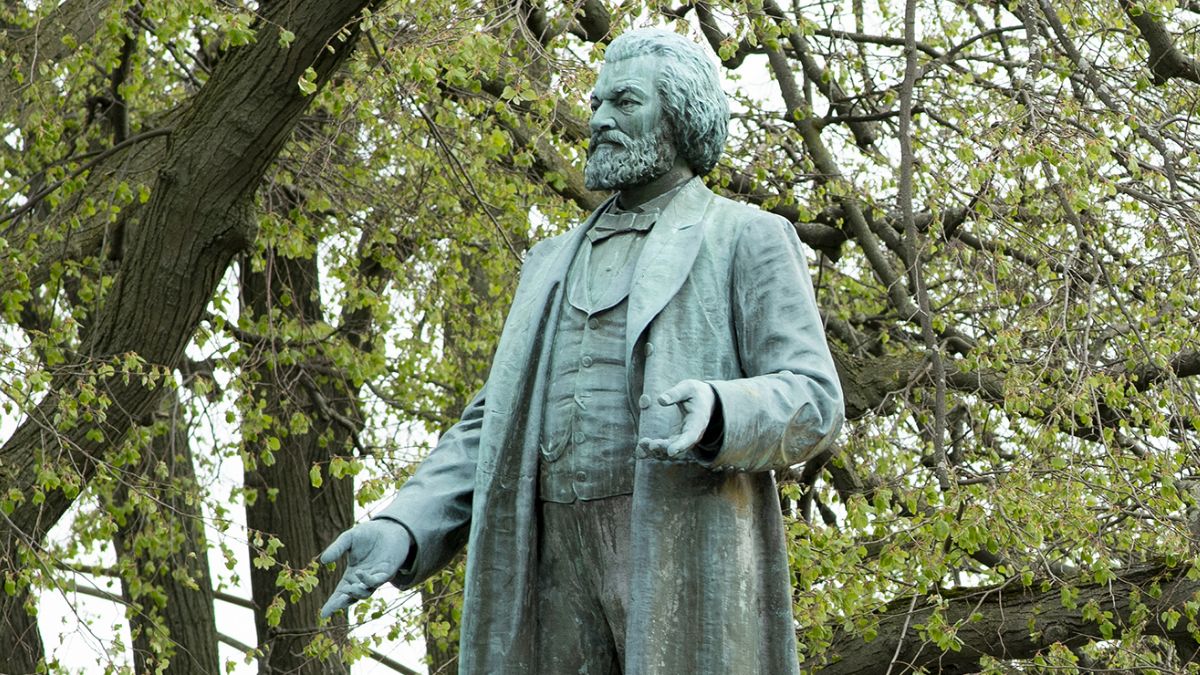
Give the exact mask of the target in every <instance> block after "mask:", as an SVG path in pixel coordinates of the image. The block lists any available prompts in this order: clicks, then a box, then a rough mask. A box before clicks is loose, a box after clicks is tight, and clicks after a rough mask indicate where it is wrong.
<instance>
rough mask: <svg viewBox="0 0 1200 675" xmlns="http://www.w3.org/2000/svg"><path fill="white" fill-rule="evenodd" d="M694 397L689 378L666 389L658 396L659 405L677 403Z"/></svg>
mask: <svg viewBox="0 0 1200 675" xmlns="http://www.w3.org/2000/svg"><path fill="white" fill-rule="evenodd" d="M691 397H692V387H691V384H690V381H689V380H684V381H683V382H680V383H679V384H677V385H675V386H674V387H671V388H670V389H668V390H666V391H664V392H663V393H662V394H661V395H660V396H659V397H658V404H659V405H675V404H677V403H682V402H684V401H686V400H688V399H690V398H691Z"/></svg>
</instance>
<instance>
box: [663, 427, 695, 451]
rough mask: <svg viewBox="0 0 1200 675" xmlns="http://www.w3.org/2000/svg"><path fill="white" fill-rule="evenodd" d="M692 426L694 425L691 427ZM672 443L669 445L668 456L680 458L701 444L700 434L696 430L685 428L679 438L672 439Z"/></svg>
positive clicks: (673, 437)
mask: <svg viewBox="0 0 1200 675" xmlns="http://www.w3.org/2000/svg"><path fill="white" fill-rule="evenodd" d="M689 426H692V425H689ZM670 440H671V442H670V443H669V444H668V445H667V455H669V456H671V457H678V456H679V455H682V454H683V453H685V452H687V451H688V450H691V449H692V448H693V447H695V445H696V443H699V442H700V433H699V432H697V431H695V430H694V429H690V428H686V427H685V428H684V430H683V431H681V432H680V433H679V435H677V436H672V437H671V439H670Z"/></svg>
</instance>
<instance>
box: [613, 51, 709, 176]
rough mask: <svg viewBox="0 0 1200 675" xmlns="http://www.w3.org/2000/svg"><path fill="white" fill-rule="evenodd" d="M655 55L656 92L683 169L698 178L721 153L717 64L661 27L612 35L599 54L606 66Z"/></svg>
mask: <svg viewBox="0 0 1200 675" xmlns="http://www.w3.org/2000/svg"><path fill="white" fill-rule="evenodd" d="M639 56H659V57H666V58H662V59H661V61H660V63H661V64H662V65H661V70H660V71H659V76H658V83H657V86H658V94H659V96H660V97H662V103H663V108H664V109H665V110H666V112H667V119H668V121H669V122H670V124H671V128H672V129H673V130H674V133H675V145H676V148H677V149H678V151H679V152H680V154H682V155H683V157H684V159H686V160H687V163H688V166H690V167H691V169H692V171H695V172H696V174H697V175H699V176H703V175H705V174H707V173H708V172H709V171H711V170H712V168H713V167H714V166H716V165H717V160H718V159H720V157H721V152H722V151H723V150H724V149H725V137H726V135H727V134H728V127H729V102H728V101H727V100H726V99H725V92H724V91H722V90H721V81H720V79H719V78H718V77H717V68H716V65H715V64H713V62H712V61H711V60H710V59H709V58H708V54H707V53H706V52H705V51H704V49H703V48H702V47H701V46H700V45H698V44H696V43H695V42H692V41H691V40H689V39H687V38H685V37H683V36H682V35H679V34H677V33H672V32H671V31H667V30H662V29H660V28H643V29H640V30H634V31H630V32H628V33H624V34H622V35H620V36H619V37H617V38H616V39H615V40H613V41H612V43H611V44H610V45H609V46H608V49H606V50H605V52H604V61H605V63H611V62H616V61H623V60H625V59H631V58H636V57H639Z"/></svg>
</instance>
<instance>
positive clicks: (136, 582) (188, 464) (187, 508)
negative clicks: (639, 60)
mask: <svg viewBox="0 0 1200 675" xmlns="http://www.w3.org/2000/svg"><path fill="white" fill-rule="evenodd" d="M181 412H182V411H181V410H179V400H178V395H177V394H175V393H174V392H172V393H171V394H170V395H168V396H167V397H165V398H164V404H163V408H162V413H161V416H162V417H163V421H164V422H165V424H166V425H167V431H166V433H164V434H162V435H159V436H156V437H154V439H153V440H152V441H151V443H150V447H149V448H148V449H147V451H146V453H145V455H144V456H143V457H142V461H141V463H140V464H139V465H137V466H134V467H130V468H129V469H128V470H127V473H126V475H127V476H128V478H126V479H125V480H127V481H137V482H139V483H141V485H140V486H137V487H140V488H141V489H143V490H148V491H151V492H152V493H153V494H154V502H153V503H154V505H155V508H154V509H153V510H152V511H143V510H142V509H140V508H138V509H136V510H134V511H133V512H132V513H130V514H128V515H127V516H125V521H124V524H123V525H122V526H121V527H120V528H119V529H118V530H117V534H116V536H115V537H114V539H115V543H116V548H117V556H118V560H119V565H118V567H119V568H120V570H121V577H122V579H121V581H122V591H121V595H122V597H124V599H125V602H126V603H127V606H128V607H129V614H128V616H129V627H130V633H131V634H132V636H133V667H134V672H137V673H157V672H160V671H159V670H158V668H159V667H160V666H161V665H163V664H166V668H165V669H164V670H162V671H161V672H162V673H163V674H164V675H217V674H218V673H220V658H219V656H218V654H217V626H216V620H215V617H214V610H213V590H212V577H211V576H210V574H209V568H208V545H207V543H206V539H205V536H204V521H203V514H202V513H201V512H200V508H199V503H200V501H199V498H198V492H199V486H198V485H197V484H196V473H195V468H194V467H193V464H192V449H191V444H190V443H189V442H188V435H187V429H186V427H184V426H183V420H182V419H181V418H180V414H181ZM130 487H131V486H129V485H128V484H127V483H125V482H122V483H121V485H120V487H119V488H118V490H117V492H116V495H115V497H116V501H117V505H121V504H128V503H129V499H128V497H129V492H130ZM164 643H165V644H164Z"/></svg>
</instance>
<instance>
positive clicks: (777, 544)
mask: <svg viewBox="0 0 1200 675" xmlns="http://www.w3.org/2000/svg"><path fill="white" fill-rule="evenodd" d="M601 210H602V209H601ZM595 217H596V214H593V215H592V216H591V217H590V218H588V220H587V221H586V222H585V223H583V224H582V225H581V226H579V227H577V228H574V229H573V230H571V231H569V232H567V233H565V234H563V235H560V236H557V237H553V238H551V239H547V240H545V241H543V242H541V243H539V244H538V245H536V246H534V247H533V249H531V250H530V251H529V254H528V256H527V259H526V261H525V264H524V268H523V271H522V274H521V280H520V283H519V285H518V287H517V291H516V295H515V297H514V299H513V304H512V308H511V309H510V311H509V315H508V319H507V321H506V323H505V326H504V331H503V333H502V336H501V338H500V343H499V345H498V346H497V349H496V355H495V358H494V360H493V363H492V369H491V373H490V375H489V377H488V381H487V383H486V385H485V386H484V388H483V390H482V391H481V392H480V393H479V395H477V396H476V397H475V399H474V400H473V401H472V402H471V403H470V404H469V405H468V406H467V408H466V410H465V411H464V413H463V417H462V421H461V422H459V423H458V424H457V425H456V426H454V427H453V428H452V429H451V430H450V431H448V432H447V433H446V434H445V435H443V437H442V438H441V440H440V441H439V443H438V445H437V447H436V448H435V450H434V451H433V452H432V453H431V454H430V456H429V457H428V458H427V459H426V460H425V461H424V462H423V463H422V464H421V466H420V467H419V468H418V470H417V472H416V473H415V475H414V476H413V477H412V478H411V479H410V480H409V481H408V482H407V483H406V484H405V485H404V487H403V488H402V489H401V490H400V492H399V493H398V495H397V497H396V499H395V501H394V502H392V504H391V505H389V506H388V507H387V508H386V509H385V510H384V511H383V512H382V513H381V516H382V517H386V518H390V519H393V520H397V521H399V522H401V523H403V524H404V525H405V526H406V527H407V528H408V529H409V531H410V532H411V533H412V535H413V538H414V540H415V542H416V556H415V562H414V564H413V566H412V569H411V571H410V572H409V573H405V574H402V575H400V576H399V577H398V578H397V580H396V581H397V583H398V584H400V585H401V586H407V585H412V584H415V583H418V582H419V581H421V580H422V579H424V578H426V577H427V576H429V575H430V574H432V573H434V572H435V571H436V570H438V569H439V568H440V567H442V566H443V565H445V564H446V563H447V562H448V561H449V560H450V558H451V557H453V555H454V554H455V553H456V552H457V551H458V550H459V548H460V547H461V546H462V545H463V543H464V542H465V541H466V540H467V538H468V532H469V542H470V545H469V547H468V554H467V571H466V590H465V596H464V599H463V609H462V623H461V652H460V656H459V664H460V665H459V672H460V673H461V674H465V675H539V674H538V673H536V672H535V671H536V654H537V651H536V650H537V646H536V644H535V641H536V634H537V633H536V628H537V616H536V611H537V610H536V607H537V603H536V601H535V597H534V593H535V588H536V580H535V578H534V574H535V573H536V569H537V560H536V556H537V541H538V521H537V517H536V513H537V509H536V506H537V484H538V481H537V476H538V456H539V453H538V441H539V434H540V430H541V428H542V411H543V407H544V406H543V403H544V400H545V394H546V388H547V382H546V380H547V372H548V367H549V363H550V359H549V355H550V351H551V349H552V348H553V344H554V329H555V326H556V325H557V322H558V315H559V311H560V307H561V306H562V294H563V288H564V279H565V278H566V274H567V269H568V266H569V265H570V264H571V261H572V259H573V258H574V256H575V252H576V251H577V250H578V248H579V246H580V243H581V242H582V240H583V234H584V232H585V231H586V230H587V228H588V227H590V226H591V224H592V222H593V221H594V220H595ZM628 302H629V306H628V315H627V324H628V332H627V337H626V347H625V356H626V364H627V380H628V393H629V402H630V406H631V408H632V409H633V410H634V411H636V413H637V414H638V434H639V437H640V438H666V437H667V436H669V435H670V434H671V433H672V432H673V431H675V430H677V429H678V428H679V424H680V412H679V411H678V409H677V407H676V406H674V405H672V406H660V405H659V404H658V403H657V401H656V399H657V397H658V395H659V394H661V393H662V392H663V391H665V390H667V389H669V388H670V387H672V386H674V385H675V384H677V383H678V382H679V381H680V380H683V379H688V378H694V379H698V380H703V381H706V382H708V383H710V384H711V385H712V386H713V387H714V389H715V390H716V392H717V396H718V398H719V404H720V406H721V410H722V414H723V418H724V437H723V441H722V444H721V446H720V449H719V451H718V452H717V453H716V454H715V456H712V457H710V458H708V459H706V460H702V459H700V458H698V457H691V458H689V459H688V461H684V462H679V461H666V460H663V459H658V458H654V457H646V456H641V457H638V458H637V459H636V462H635V469H634V471H635V476H634V488H633V506H632V509H633V514H632V523H631V527H632V556H633V561H632V569H633V575H634V577H633V579H632V580H631V585H630V596H631V597H630V601H629V616H628V617H627V621H628V624H627V626H628V627H627V638H626V647H625V653H626V662H625V664H624V665H625V670H624V672H625V674H626V675H691V674H693V673H696V674H710V675H755V674H759V675H788V674H791V673H796V672H798V666H797V658H796V647H795V624H794V620H793V617H792V612H791V592H790V591H791V589H790V577H789V572H788V562H787V551H786V549H785V546H784V535H783V522H782V518H781V514H780V508H779V503H778V498H777V496H776V489H775V481H774V478H773V475H772V473H771V470H772V469H783V468H786V467H790V466H793V465H795V464H797V463H800V462H803V461H804V460H805V459H807V458H809V457H811V456H812V455H814V454H816V453H817V452H818V451H819V450H820V449H821V448H823V447H824V446H825V445H826V444H827V443H828V442H829V441H830V440H831V439H832V438H833V436H834V435H835V434H836V433H837V431H838V429H839V428H840V426H841V423H842V420H843V412H842V410H843V408H842V394H841V390H840V388H839V385H838V379H837V376H836V373H835V370H834V365H833V361H832V359H831V358H830V355H829V350H828V347H827V345H826V343H825V337H824V331H823V329H822V325H821V320H820V317H819V316H818V313H817V309H816V306H815V303H814V298H813V292H812V285H811V282H810V279H809V276H808V272H807V268H806V265H805V260H804V255H803V253H802V251H801V248H800V243H799V241H798V240H797V238H796V235H795V233H794V232H793V231H792V229H791V227H790V226H789V225H788V223H787V222H786V221H784V220H783V219H781V218H779V217H776V216H773V215H770V214H766V213H764V212H762V211H760V210H758V209H757V208H754V207H752V206H747V205H743V204H738V203H736V202H733V201H730V200H727V199H724V198H722V197H719V196H717V195H715V194H713V193H712V192H711V191H709V190H708V188H706V187H705V186H704V184H703V183H702V182H701V181H700V180H699V179H698V178H697V179H693V180H692V181H690V182H689V183H688V184H687V185H685V186H684V187H683V188H682V189H681V190H680V192H679V194H677V195H676V197H675V198H674V199H673V200H672V201H671V202H670V204H669V205H668V206H667V207H666V208H665V209H664V211H663V213H662V214H661V215H660V217H659V220H658V222H657V223H656V224H655V225H654V227H653V228H652V229H651V230H650V232H649V233H648V234H647V239H646V242H645V245H644V248H643V250H642V253H641V255H640V257H639V258H638V260H637V263H636V268H635V272H634V281H633V286H632V288H631V290H630V293H629V297H628ZM636 440H637V439H630V450H631V452H632V451H633V448H634V446H635V444H636ZM564 630H570V628H569V627H566V628H564ZM541 675H549V674H541Z"/></svg>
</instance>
